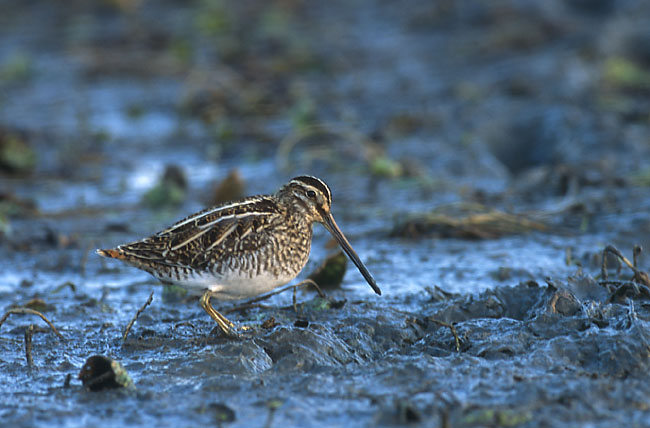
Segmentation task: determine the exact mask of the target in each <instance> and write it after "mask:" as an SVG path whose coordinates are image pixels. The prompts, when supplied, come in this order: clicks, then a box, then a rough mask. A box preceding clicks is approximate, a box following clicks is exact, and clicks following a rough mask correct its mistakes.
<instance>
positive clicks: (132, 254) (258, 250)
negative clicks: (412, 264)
mask: <svg viewBox="0 0 650 428" xmlns="http://www.w3.org/2000/svg"><path fill="white" fill-rule="evenodd" d="M331 204H332V194H331V191H330V189H329V187H328V186H327V184H325V183H324V182H323V181H322V180H320V179H318V178H315V177H311V176H301V177H296V178H293V179H292V180H290V181H289V183H287V184H285V185H284V186H282V188H280V190H278V192H277V193H275V194H274V195H262V196H252V197H249V198H245V199H242V200H239V201H236V202H231V203H227V204H223V205H219V206H217V207H213V208H209V209H206V210H204V211H201V212H198V213H196V214H193V215H191V216H189V217H187V218H185V219H183V220H181V221H179V222H177V223H176V224H174V225H173V226H171V227H169V228H168V229H165V230H163V231H162V232H159V233H157V234H155V235H153V236H151V237H149V238H145V239H143V240H140V241H136V242H132V243H130V244H125V245H120V246H118V247H117V248H115V249H110V250H97V253H98V254H99V255H102V256H104V257H111V258H115V259H119V260H122V261H124V262H126V263H129V264H131V265H133V266H135V267H137V268H139V269H142V270H145V271H147V272H149V273H150V274H152V275H153V276H154V277H156V278H158V279H159V280H161V281H162V282H164V283H169V284H176V285H180V286H182V287H183V288H186V289H187V290H188V291H190V292H193V293H200V294H202V297H201V306H202V307H203V309H204V310H205V311H206V312H207V313H208V314H209V315H210V316H211V317H212V318H213V319H214V320H215V321H216V322H217V323H218V324H219V326H220V327H221V329H222V330H223V331H224V332H225V333H227V334H233V329H234V325H233V324H232V323H231V322H230V321H228V320H227V319H226V318H225V317H224V316H223V315H221V314H220V313H218V312H217V311H215V310H214V309H213V308H212V306H211V305H210V298H211V297H213V296H214V297H216V298H217V299H241V298H246V297H252V296H256V295H259V294H262V293H265V292H267V291H270V290H272V289H274V288H276V287H278V286H280V285H283V284H286V283H287V282H289V281H291V280H292V279H294V278H295V277H296V276H297V275H298V274H299V273H300V271H301V270H302V268H303V267H304V266H305V264H306V263H307V260H308V258H309V251H310V249H311V238H312V225H313V223H314V222H320V223H323V225H324V226H325V227H326V228H327V229H328V230H329V231H330V233H331V234H332V235H333V236H334V237H335V238H336V240H337V241H338V242H339V244H340V245H341V247H342V248H343V249H344V250H345V252H346V253H347V254H348V256H349V257H350V259H352V261H353V262H354V264H355V265H356V266H357V267H358V268H359V271H360V272H361V274H362V275H363V276H364V278H365V279H366V281H367V282H368V284H370V286H371V287H372V288H373V290H374V291H375V292H376V293H377V294H381V291H380V289H379V287H378V286H377V284H376V282H375V280H374V278H373V277H372V275H371V274H370V272H368V269H367V268H366V267H365V265H364V264H363V263H362V262H361V260H360V259H359V257H358V256H357V254H356V252H355V251H354V250H353V249H352V247H351V246H350V244H349V242H348V241H347V239H346V238H345V236H344V235H343V233H341V231H340V229H339V228H338V226H337V225H336V222H335V221H334V217H333V216H332V214H331V212H330V208H331Z"/></svg>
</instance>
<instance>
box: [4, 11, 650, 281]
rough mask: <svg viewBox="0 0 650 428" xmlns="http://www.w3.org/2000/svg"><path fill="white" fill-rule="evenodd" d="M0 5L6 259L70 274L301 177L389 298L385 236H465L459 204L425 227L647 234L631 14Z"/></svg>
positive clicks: (642, 50) (647, 145)
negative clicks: (509, 226) (49, 264)
mask: <svg viewBox="0 0 650 428" xmlns="http://www.w3.org/2000/svg"><path fill="white" fill-rule="evenodd" d="M2 6H3V13H2V16H1V17H0V20H1V22H2V24H1V25H0V32H1V35H2V36H1V37H0V177H1V180H0V198H1V199H0V233H1V234H2V235H1V236H2V237H3V241H4V243H5V244H6V245H9V247H4V248H5V251H6V249H7V248H10V249H16V248H18V249H20V250H23V255H24V251H31V252H32V253H35V254H36V255H38V254H43V251H44V250H43V248H50V247H52V246H54V248H55V249H56V248H60V246H61V245H64V247H65V245H67V247H65V248H69V249H71V250H73V252H71V253H65V252H64V253H60V252H57V257H63V258H64V259H65V260H63V261H62V262H60V263H58V266H61V267H64V268H68V269H71V270H72V271H73V272H77V271H78V268H79V266H78V265H79V263H78V262H77V261H78V260H82V259H83V260H85V257H86V256H84V255H83V254H86V253H84V251H85V252H87V251H88V250H89V249H90V248H91V247H92V246H109V245H115V244H117V243H121V242H123V240H125V239H126V240H130V239H135V238H136V237H140V236H146V235H148V234H151V233H153V232H154V231H155V230H159V229H160V228H162V227H165V226H166V225H168V224H170V223H171V222H173V221H174V220H176V219H178V218H180V217H184V216H185V215H187V214H188V213H190V212H192V211H194V210H198V209H200V208H202V207H205V206H207V205H210V204H214V203H218V202H221V201H224V200H229V199H233V198H237V197H240V196H243V195H249V194H256V193H271V192H274V191H275V190H276V189H277V188H278V187H279V186H280V185H281V184H282V183H283V182H285V181H286V180H287V179H289V178H290V177H292V176H295V175H299V174H312V175H316V176H319V177H321V178H323V179H324V180H325V181H326V182H328V183H329V185H330V187H332V188H333V191H334V213H335V215H336V214H338V215H339V217H340V221H341V223H342V225H343V226H344V230H346V229H347V231H348V234H351V235H352V236H353V237H355V236H357V235H358V236H361V237H362V238H361V241H364V239H363V237H370V238H371V239H374V240H375V241H376V243H375V244H373V243H368V244H364V242H362V243H361V244H358V245H361V246H366V245H367V247H368V248H364V252H365V251H367V253H366V254H367V256H366V257H371V258H374V259H375V260H383V262H382V263H376V265H378V266H375V269H377V270H381V269H385V270H386V271H387V272H386V274H387V278H386V280H388V281H389V282H394V283H400V284H404V283H418V282H419V281H413V280H412V278H413V277H412V269H411V268H410V267H404V263H403V262H404V260H399V261H398V262H395V261H394V260H392V259H390V258H387V256H386V252H385V251H384V252H383V253H382V242H384V241H385V239H384V238H385V237H386V236H387V235H390V236H393V237H397V238H408V239H412V238H420V237H422V236H424V237H429V236H433V237H448V238H449V237H451V238H454V237H461V238H465V237H467V236H465V235H463V234H464V233H465V232H464V231H460V232H458V231H455V230H452V231H451V232H448V231H447V230H446V229H445V228H448V227H449V224H448V221H449V220H450V219H454V218H456V217H458V216H459V215H460V214H457V213H456V211H457V210H458V207H457V206H456V207H453V208H452V209H451V213H449V212H448V211H445V213H443V214H445V216H446V217H445V218H444V219H445V221H447V223H444V222H443V225H442V226H441V227H442V228H443V230H439V228H440V225H439V224H437V223H436V222H435V220H436V219H434V220H433V221H432V220H431V218H430V217H431V216H430V214H431V213H430V211H431V210H432V209H436V208H437V207H440V206H446V205H447V204H459V203H460V204H461V205H462V206H461V210H460V211H461V212H463V213H465V212H466V211H467V207H466V206H465V205H467V204H477V205H480V207H479V208H478V210H479V211H481V212H482V211H485V209H498V210H501V211H504V212H507V213H514V214H521V213H529V214H530V213H533V214H535V216H536V219H538V220H544V221H545V222H546V224H547V225H549V224H550V225H551V226H552V227H553V228H554V229H553V230H555V231H557V230H558V229H561V230H562V233H564V232H567V231H568V232H571V233H576V234H577V235H580V236H584V234H585V233H591V234H592V235H591V236H592V238H593V239H590V240H589V241H588V243H587V246H588V247H591V245H592V242H599V243H601V244H602V243H603V242H605V241H607V240H608V239H614V240H616V239H619V240H620V241H621V242H620V243H621V244H622V245H629V242H628V240H627V239H626V238H627V237H632V238H634V239H635V240H639V239H640V240H641V241H644V240H647V231H648V229H649V226H648V220H647V219H646V213H647V208H648V204H649V201H648V194H647V188H648V186H649V185H650V162H648V159H650V158H649V153H650V142H649V134H648V126H649V124H650V123H649V121H650V117H649V113H648V112H649V111H650V110H649V106H650V97H649V95H650V29H649V28H650V27H649V26H648V25H647V23H648V19H649V18H650V5H649V4H648V3H647V2H645V1H640V0H639V1H634V0H627V1H615V0H594V1H582V0H569V1H560V0H550V1H545V2H538V1H526V0H523V1H522V0H518V1H513V0H496V1H491V2H488V3H486V2H482V1H476V0H454V1H452V0H441V1H435V2H421V1H406V2H399V3H396V2H390V1H358V2H352V3H350V2H338V1H334V2H327V4H315V3H308V2H304V1H298V0H283V1H268V2H255V1H239V2H228V1H225V0H197V1H158V2H153V1H145V0H140V1H137V0H133V1H129V0H115V1H111V0H103V1H65V2H64V1H11V0H3V1H2ZM469 210H470V211H471V212H474V211H476V210H477V206H471V207H470V208H469ZM412 214H415V215H416V219H415V220H414V222H415V224H412V223H411V222H410V220H409V219H411V217H410V216H411V215H412ZM463 215H464V214H463ZM418 216H419V217H418ZM423 216H424V217H423ZM621 216H622V217H621ZM436 218H437V217H436ZM615 220H617V221H615ZM405 222H406V223H405ZM345 226H347V227H345ZM533 229H534V228H533ZM547 230H548V229H547ZM639 231H642V232H644V233H641V234H640V233H639ZM607 233H614V235H606V234H607ZM507 234H509V233H507ZM470 235H471V233H470ZM479 235H480V234H479ZM488 235H490V234H488ZM490 236H492V235H490ZM496 236H501V233H500V232H499V233H497V234H496ZM470 237H471V236H470ZM353 242H354V240H353ZM397 242H398V243H397V245H402V244H401V243H402V241H401V240H397ZM426 242H427V243H428V244H426V245H432V246H434V245H435V244H434V243H431V242H432V241H431V240H429V239H427V240H426ZM573 242H578V241H576V240H574V241H573ZM414 243H415V241H411V243H410V244H408V243H407V244H405V246H404V248H403V251H402V253H403V254H407V255H406V256H405V257H406V259H405V260H409V258H412V257H413V255H412V254H409V252H410V251H412V249H413V248H414ZM639 243H641V244H642V243H643V242H639ZM43 245H44V246H45V247H43ZM48 245H50V247H48ZM393 245H396V244H395V241H393V242H391V243H390V244H388V248H393ZM526 245H529V244H526ZM541 245H542V247H544V248H548V243H547V242H542V243H541ZM557 246H559V247H565V246H566V242H561V243H560V244H557ZM317 248H319V247H317ZM431 248H434V247H425V248H424V250H422V249H420V250H418V251H422V252H424V253H425V255H426V254H430V252H431ZM471 248H474V247H471ZM75 249H78V250H79V252H78V253H75V252H74V250H75ZM317 251H318V250H317ZM534 251H535V254H537V251H538V249H535V250H534ZM9 252H10V253H12V254H14V256H12V257H16V258H17V259H16V260H15V263H17V265H21V266H24V267H25V268H28V267H29V266H30V264H29V263H31V262H29V261H28V262H27V264H26V265H25V264H24V263H23V259H24V257H23V256H21V254H20V251H19V252H18V253H14V252H12V251H9ZM445 253H446V252H445ZM479 253H480V249H479ZM66 254H67V255H66ZM555 254H556V249H553V250H552V255H551V257H555ZM423 257H424V256H423ZM471 257H473V256H471ZM479 257H480V254H479ZM48 260H49V258H48ZM457 261H458V260H457ZM531 261H532V260H531ZM485 262H486V263H487V261H485ZM532 262H533V264H534V261H532ZM43 263H46V262H43ZM39 264H40V263H39ZM391 264H395V265H396V266H391ZM456 264H458V263H456ZM472 264H473V262H472ZM409 265H410V263H409ZM432 265H433V263H432ZM542 265H544V264H543V263H542ZM75 266H76V269H75ZM387 266H388V267H387ZM492 268H494V266H492V267H489V269H492ZM497 268H498V267H497ZM395 272H402V274H398V275H397V276H395ZM5 275H9V274H7V273H5ZM436 275H437V278H438V279H440V278H441V275H442V274H441V273H440V272H436ZM9 276H11V277H12V281H11V282H14V283H15V282H16V281H18V278H19V277H20V275H15V274H11V275H9ZM358 278H360V277H358ZM442 278H443V284H444V285H446V286H448V287H452V288H455V289H462V288H463V287H469V288H470V289H472V287H471V286H468V285H467V284H465V285H464V286H460V285H459V284H458V283H457V281H455V279H454V276H452V278H451V279H450V280H444V275H442ZM427 281H431V278H429V277H427ZM481 281H482V279H481V280H478V281H477V284H478V283H479V282H481ZM477 284H475V285H477ZM395 286H396V287H397V285H395Z"/></svg>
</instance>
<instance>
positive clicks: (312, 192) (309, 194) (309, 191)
mask: <svg viewBox="0 0 650 428" xmlns="http://www.w3.org/2000/svg"><path fill="white" fill-rule="evenodd" d="M307 197H308V198H310V199H314V198H315V197H316V192H314V191H313V190H307Z"/></svg>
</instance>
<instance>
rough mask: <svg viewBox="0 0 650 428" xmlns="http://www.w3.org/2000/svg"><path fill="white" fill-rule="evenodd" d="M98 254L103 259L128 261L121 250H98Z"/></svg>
mask: <svg viewBox="0 0 650 428" xmlns="http://www.w3.org/2000/svg"><path fill="white" fill-rule="evenodd" d="M95 252H96V253H97V254H99V255H100V256H102V257H109V258H111V259H118V260H124V259H126V256H125V255H124V252H123V251H122V250H119V249H112V250H101V249H98V250H96V251H95Z"/></svg>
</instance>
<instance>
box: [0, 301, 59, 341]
mask: <svg viewBox="0 0 650 428" xmlns="http://www.w3.org/2000/svg"><path fill="white" fill-rule="evenodd" d="M11 314H31V315H38V316H39V317H41V318H42V319H43V321H45V322H46V323H47V325H49V326H50V328H51V329H52V331H53V332H54V333H55V334H56V335H57V336H59V338H60V339H63V340H65V337H63V335H62V334H61V333H59V331H58V330H57V329H56V327H54V324H52V323H51V322H50V320H48V319H47V318H46V317H45V315H43V314H42V313H40V312H39V311H35V310H34V309H29V308H11V309H9V310H8V311H7V312H6V313H5V314H4V315H3V316H2V318H0V327H2V324H4V322H5V321H6V320H7V318H9V315H11Z"/></svg>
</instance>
